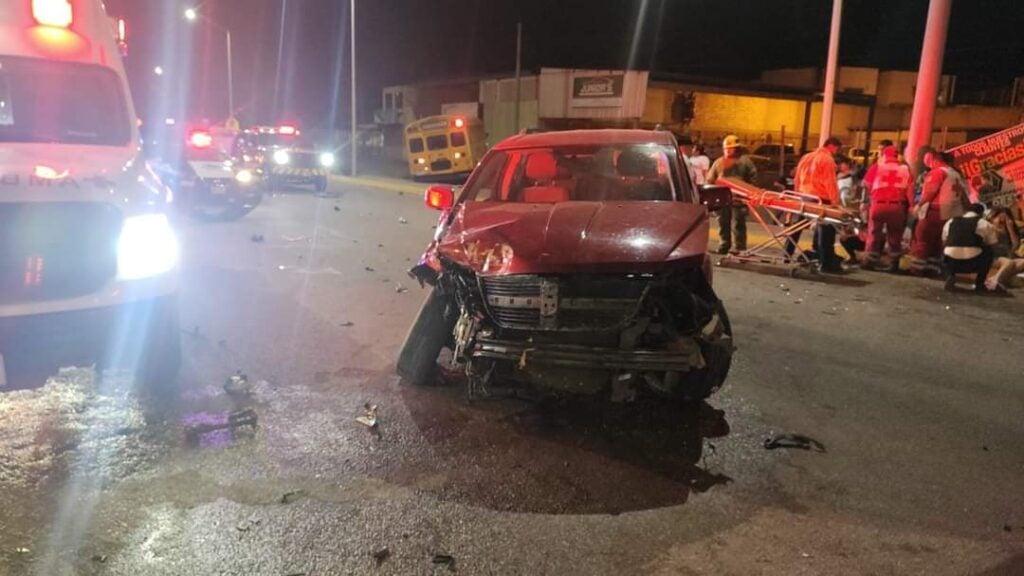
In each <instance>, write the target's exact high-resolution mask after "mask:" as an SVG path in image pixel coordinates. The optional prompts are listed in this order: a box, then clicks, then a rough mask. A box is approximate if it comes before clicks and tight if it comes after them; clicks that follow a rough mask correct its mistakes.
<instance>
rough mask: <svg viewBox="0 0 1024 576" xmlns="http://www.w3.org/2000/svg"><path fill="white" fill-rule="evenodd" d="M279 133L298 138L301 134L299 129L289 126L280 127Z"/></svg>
mask: <svg viewBox="0 0 1024 576" xmlns="http://www.w3.org/2000/svg"><path fill="white" fill-rule="evenodd" d="M277 133H278V134H282V135H284V136H297V135H298V133H299V129H298V128H296V127H295V126H289V125H287V124H286V125H284V126H280V127H278V129H277Z"/></svg>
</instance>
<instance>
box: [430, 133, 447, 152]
mask: <svg viewBox="0 0 1024 576" xmlns="http://www.w3.org/2000/svg"><path fill="white" fill-rule="evenodd" d="M447 147H448V135H447V134H441V135H438V136H427V149H428V150H444V149H445V148H447Z"/></svg>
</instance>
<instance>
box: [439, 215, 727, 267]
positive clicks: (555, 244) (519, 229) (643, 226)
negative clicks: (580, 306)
mask: <svg viewBox="0 0 1024 576" xmlns="http://www.w3.org/2000/svg"><path fill="white" fill-rule="evenodd" d="M707 235H708V218H707V212H706V209H705V208H704V207H703V206H700V205H695V204H687V203H683V202H563V203H558V204H520V203H509V202H500V203H499V202H467V203H465V204H462V205H461V206H459V207H458V209H457V212H456V214H455V216H454V218H453V220H452V222H451V224H450V226H449V228H448V229H447V230H445V231H444V234H443V235H442V237H441V239H440V242H439V245H438V249H439V251H440V253H441V254H442V255H444V256H445V257H447V258H449V259H451V260H453V261H455V262H457V263H459V264H461V265H463V266H467V267H469V268H472V269H473V270H475V271H476V272H477V273H481V274H484V275H499V274H523V273H545V272H568V271H585V270H591V271H600V270H606V271H626V272H628V271H637V272H641V271H647V270H653V269H660V268H664V267H665V264H666V263H674V262H675V261H678V260H683V259H692V260H693V262H694V264H695V265H699V263H700V262H702V261H703V257H704V254H705V252H706V250H707Z"/></svg>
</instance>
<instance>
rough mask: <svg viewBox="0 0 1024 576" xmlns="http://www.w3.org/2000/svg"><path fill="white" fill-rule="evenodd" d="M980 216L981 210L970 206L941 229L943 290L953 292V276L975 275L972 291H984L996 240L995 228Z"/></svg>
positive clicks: (982, 207) (979, 207)
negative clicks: (944, 283)
mask: <svg viewBox="0 0 1024 576" xmlns="http://www.w3.org/2000/svg"><path fill="white" fill-rule="evenodd" d="M984 213H985V206H983V205H981V204H972V205H971V206H970V208H968V210H967V212H966V213H964V214H963V215H962V216H956V217H953V218H950V219H949V221H948V222H946V225H945V227H944V228H943V229H942V242H943V244H944V245H945V248H944V249H943V257H942V265H943V266H942V267H943V270H944V272H945V274H946V290H953V288H954V286H955V285H956V275H957V274H975V279H974V289H975V291H978V292H985V291H987V289H986V287H985V280H986V278H987V277H988V272H989V270H990V269H991V268H992V260H993V252H992V247H993V246H995V245H996V244H997V243H998V242H999V237H998V234H997V233H996V229H995V227H994V226H992V224H991V223H990V222H989V221H988V220H985V219H984V218H983V217H982V214H984Z"/></svg>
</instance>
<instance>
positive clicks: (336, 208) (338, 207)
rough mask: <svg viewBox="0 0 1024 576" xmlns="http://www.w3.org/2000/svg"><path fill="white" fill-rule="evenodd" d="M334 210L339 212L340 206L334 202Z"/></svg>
mask: <svg viewBox="0 0 1024 576" xmlns="http://www.w3.org/2000/svg"><path fill="white" fill-rule="evenodd" d="M334 211H335V212H341V206H338V205H337V204H335V205H334Z"/></svg>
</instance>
